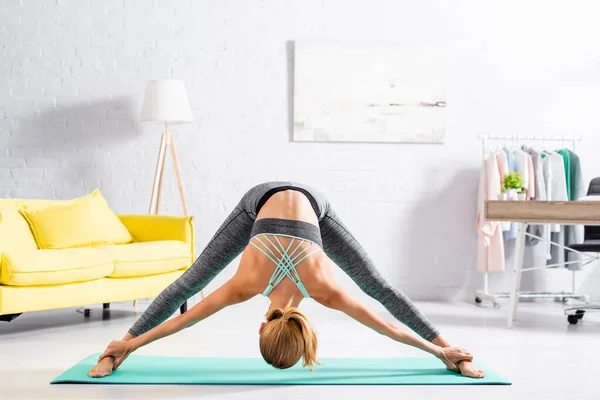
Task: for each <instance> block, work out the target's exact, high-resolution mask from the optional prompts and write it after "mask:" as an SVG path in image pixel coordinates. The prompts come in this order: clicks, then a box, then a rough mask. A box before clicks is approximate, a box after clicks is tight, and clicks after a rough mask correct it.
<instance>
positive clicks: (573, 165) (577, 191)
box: [559, 149, 587, 271]
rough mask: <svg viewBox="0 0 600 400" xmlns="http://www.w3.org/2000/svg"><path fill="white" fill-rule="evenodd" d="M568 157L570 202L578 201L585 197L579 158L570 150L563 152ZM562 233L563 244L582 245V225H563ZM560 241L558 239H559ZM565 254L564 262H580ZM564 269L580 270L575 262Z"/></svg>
mask: <svg viewBox="0 0 600 400" xmlns="http://www.w3.org/2000/svg"><path fill="white" fill-rule="evenodd" d="M564 151H565V152H566V153H567V154H568V155H569V173H568V177H569V185H570V193H571V197H570V200H579V199H580V198H581V197H584V196H585V195H586V192H587V191H586V188H585V187H584V185H583V176H582V174H581V165H580V163H579V156H577V154H575V153H574V152H572V151H571V150H566V149H565V150H564ZM563 231H564V243H565V244H566V245H567V246H568V245H570V244H573V243H582V242H583V238H584V227H583V225H565V226H564V227H563ZM559 240H560V238H559ZM560 250H562V251H564V253H565V261H570V262H572V261H580V260H581V255H580V254H578V253H573V252H571V251H568V250H563V249H560ZM565 267H566V268H568V269H570V270H571V271H579V270H581V267H582V266H581V263H580V262H576V263H573V264H567V265H565Z"/></svg>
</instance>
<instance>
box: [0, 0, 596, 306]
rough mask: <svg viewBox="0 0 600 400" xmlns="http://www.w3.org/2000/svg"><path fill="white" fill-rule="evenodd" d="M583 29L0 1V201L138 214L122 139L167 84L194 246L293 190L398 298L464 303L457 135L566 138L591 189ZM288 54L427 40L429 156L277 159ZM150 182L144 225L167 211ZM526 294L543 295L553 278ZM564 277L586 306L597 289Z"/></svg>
mask: <svg viewBox="0 0 600 400" xmlns="http://www.w3.org/2000/svg"><path fill="white" fill-rule="evenodd" d="M597 15H598V10H597V7H596V6H595V5H594V2H592V1H588V2H583V1H580V2H576V3H569V4H568V5H565V3H564V2H559V1H555V2H549V1H535V2H534V1H527V2H523V1H503V2H480V1H458V2H456V1H455V2H446V1H424V2H411V1H397V0H369V1H358V0H353V1H347V0H346V1H343V0H321V1H316V0H303V1H300V0H259V1H256V0H255V1H247V0H236V1H231V0H222V1H208V0H205V1H185V2H184V1H166V0H157V1H140V0H135V1H133V0H117V1H91V0H88V1H76V0H67V1H61V0H57V1H56V2H50V1H33V0H32V1H27V0H23V1H9V0H3V1H0V27H1V31H0V142H1V143H2V146H1V148H0V183H1V184H0V197H56V198H71V197H75V196H80V195H82V194H84V193H86V192H89V191H91V190H92V189H93V188H95V187H100V188H101V189H102V192H103V193H104V195H105V196H106V197H107V198H108V200H109V202H110V204H111V205H112V206H113V207H114V209H115V210H116V211H118V212H140V213H142V212H146V210H147V207H148V198H149V195H150V191H151V185H152V175H153V172H154V167H155V158H156V152H157V147H158V143H159V133H160V127H158V126H154V125H142V124H140V123H139V122H138V115H139V108H140V103H141V100H142V94H143V90H144V85H145V82H146V81H147V80H149V79H156V78H161V77H170V76H172V77H178V78H181V79H183V80H185V82H186V84H187V88H188V92H189V95H190V100H191V103H192V108H193V110H194V115H195V118H196V120H195V121H194V123H192V124H189V125H183V126H181V127H180V128H179V129H177V130H176V132H175V133H176V141H177V144H178V149H179V156H180V161H181V164H182V168H183V177H184V179H185V185H186V191H187V197H188V202H189V203H190V210H191V212H192V213H193V214H194V215H195V216H196V217H197V231H198V235H197V238H198V246H199V247H200V248H201V247H202V246H203V245H204V244H205V243H206V241H207V240H208V239H209V238H210V236H211V235H212V233H213V232H214V230H215V229H216V228H217V226H218V225H219V224H220V222H221V221H222V220H223V218H225V216H226V215H227V213H228V212H229V210H230V209H231V208H232V207H233V206H234V205H235V203H236V201H237V200H238V199H239V197H240V196H241V194H242V193H243V192H244V190H246V189H247V188H249V187H250V186H252V185H253V184H255V183H257V182H260V181H264V180H273V179H290V180H297V181H302V182H306V183H308V184H312V185H314V186H317V187H319V188H321V189H322V190H323V191H324V192H325V193H326V194H327V195H328V196H329V197H330V199H331V201H332V203H333V205H334V207H335V208H337V210H338V213H339V214H340V215H341V216H342V217H343V218H344V219H345V220H346V221H347V224H348V225H349V226H350V227H351V228H352V229H353V230H354V232H355V234H356V235H357V236H358V238H359V239H360V240H361V241H362V242H363V243H364V246H365V247H366V248H367V249H368V250H369V252H370V253H371V254H372V256H373V258H374V259H375V260H376V261H377V263H378V265H379V266H380V268H381V269H382V270H383V271H384V273H385V274H386V275H387V276H388V277H389V278H390V279H391V280H392V281H393V282H394V283H395V284H396V285H398V286H399V287H401V288H402V289H403V290H404V291H406V292H407V293H408V294H409V295H411V296H413V297H415V298H454V297H469V298H470V297H471V293H472V290H473V289H474V288H475V287H476V286H478V285H479V284H480V282H481V277H480V276H479V275H478V274H477V273H476V272H475V269H474V261H475V244H476V234H475V231H474V219H475V194H476V187H477V179H478V168H479V164H480V157H481V149H480V143H479V142H478V141H477V139H476V135H477V133H479V132H487V133H492V134H496V133H498V134H507V133H508V134H512V133H519V134H530V135H553V134H569V135H582V136H584V137H585V142H584V143H585V144H584V145H583V146H581V147H580V154H581V155H582V157H583V160H584V168H585V175H586V178H590V177H593V176H597V175H600V166H599V165H598V164H597V163H595V161H594V160H595V158H596V157H597V154H598V148H599V144H600V137H599V135H598V132H599V131H600V119H599V118H598V110H600V96H599V95H598V93H600V66H599V63H600V53H599V52H598V37H600V28H599V26H600V25H598V24H597ZM299 38H328V39H381V40H404V41H410V42H411V43H415V42H417V43H419V42H421V43H425V42H429V41H439V40H444V39H447V40H448V42H449V43H450V46H452V60H451V61H452V62H451V65H450V89H449V98H448V104H449V107H448V112H449V121H448V139H447V143H446V144H445V145H443V146H430V145H402V144H397V145H396V144H395V145H384V144H316V143H315V144H313V143H293V142H290V139H289V138H290V134H289V129H288V127H289V121H290V114H289V113H290V106H289V104H290V103H289V93H290V92H289V90H290V87H291V84H290V82H291V81H290V79H291V71H292V69H291V66H292V65H293V52H292V44H291V42H293V41H294V40H296V39H299ZM290 161H291V162H290ZM172 176H173V174H172V170H171V169H170V168H169V169H168V170H167V177H168V178H170V177H172ZM167 182H168V183H167V184H166V188H165V189H166V191H167V193H166V194H165V196H164V204H163V207H162V211H163V212H166V213H179V212H180V208H179V206H178V203H177V195H176V194H177V190H176V186H175V185H173V182H172V181H169V180H167ZM509 251H510V249H509ZM560 272H562V271H560ZM231 273H232V268H229V269H228V270H227V272H226V273H225V274H224V276H223V277H220V278H218V279H217V280H216V281H215V284H216V283H219V282H222V280H223V279H224V277H226V276H228V275H230V274H231ZM557 273H558V271H557ZM507 277H508V274H499V275H495V276H493V277H492V284H493V286H494V287H495V288H502V287H503V286H504V285H505V284H506V282H507ZM340 279H345V278H343V277H340ZM528 279H529V278H526V280H525V284H526V285H528V286H532V285H534V286H536V287H548V288H557V287H561V286H562V285H564V284H565V283H566V282H567V280H568V275H567V274H566V273H561V274H558V275H557V274H554V275H552V274H550V275H548V274H546V275H538V276H536V278H535V280H534V281H532V280H531V279H529V280H528ZM582 280H583V282H582V283H583V285H584V288H585V290H587V291H588V292H595V293H597V294H600V272H598V271H595V272H594V271H592V272H590V273H587V275H584V276H583V277H582Z"/></svg>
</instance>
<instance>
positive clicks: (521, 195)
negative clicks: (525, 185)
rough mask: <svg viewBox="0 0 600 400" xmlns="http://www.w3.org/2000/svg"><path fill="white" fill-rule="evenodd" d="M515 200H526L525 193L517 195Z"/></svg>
mask: <svg viewBox="0 0 600 400" xmlns="http://www.w3.org/2000/svg"><path fill="white" fill-rule="evenodd" d="M517 199H519V200H527V193H518V194H517Z"/></svg>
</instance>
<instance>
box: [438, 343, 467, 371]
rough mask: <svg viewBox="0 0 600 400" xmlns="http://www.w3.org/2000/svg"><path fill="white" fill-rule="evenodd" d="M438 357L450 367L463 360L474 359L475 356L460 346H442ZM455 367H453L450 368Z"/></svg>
mask: <svg viewBox="0 0 600 400" xmlns="http://www.w3.org/2000/svg"><path fill="white" fill-rule="evenodd" d="M437 356H438V358H439V359H440V360H442V361H443V362H444V364H446V366H448V367H449V368H450V367H451V366H452V365H454V366H455V369H458V368H456V365H457V364H458V363H459V362H461V361H472V360H473V356H472V355H471V353H469V352H468V351H467V350H465V349H462V348H460V347H440V350H439V353H438V355H437ZM450 369H453V368H450Z"/></svg>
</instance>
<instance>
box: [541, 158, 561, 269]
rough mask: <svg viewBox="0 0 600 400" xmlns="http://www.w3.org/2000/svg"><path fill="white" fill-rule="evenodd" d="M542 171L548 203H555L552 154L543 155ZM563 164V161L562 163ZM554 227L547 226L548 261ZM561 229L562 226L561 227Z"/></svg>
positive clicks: (546, 245)
mask: <svg viewBox="0 0 600 400" xmlns="http://www.w3.org/2000/svg"><path fill="white" fill-rule="evenodd" d="M541 157H542V169H543V174H544V184H545V186H546V201H553V200H554V199H553V198H552V195H553V189H552V188H553V180H552V179H553V178H552V156H551V155H550V153H542V155H541ZM561 162H562V161H561ZM552 227H553V225H546V230H545V232H544V233H545V236H544V239H545V241H544V245H545V247H546V250H545V251H546V259H548V260H549V259H550V258H551V255H550V251H551V249H552V244H551V243H550V231H551V230H552ZM559 229H560V225H559Z"/></svg>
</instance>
